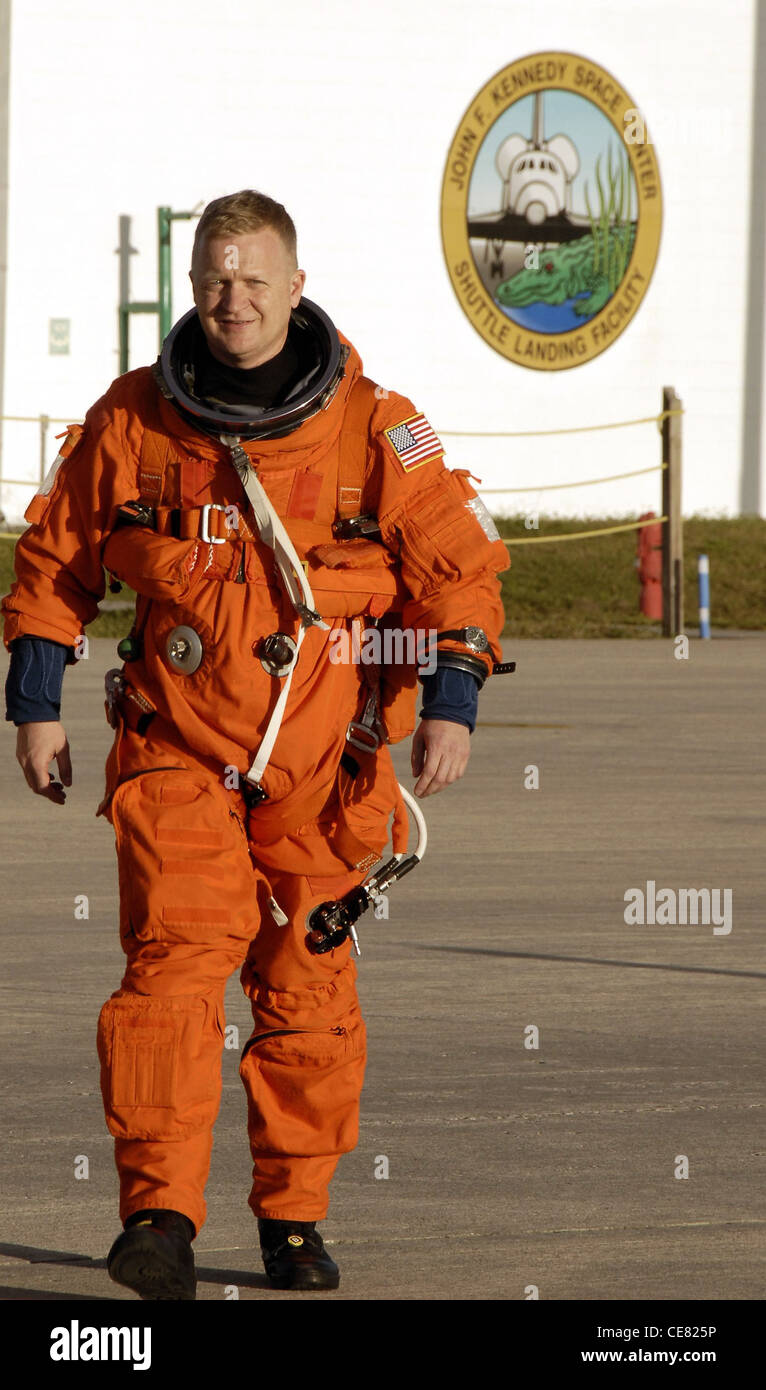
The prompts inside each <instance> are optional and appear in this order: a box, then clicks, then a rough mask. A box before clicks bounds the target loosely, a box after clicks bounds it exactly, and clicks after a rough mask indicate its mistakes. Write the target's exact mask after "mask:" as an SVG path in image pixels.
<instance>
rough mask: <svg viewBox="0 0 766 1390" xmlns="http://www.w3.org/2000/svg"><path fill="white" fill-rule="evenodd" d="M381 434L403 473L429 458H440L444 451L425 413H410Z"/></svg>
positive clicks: (417, 466)
mask: <svg viewBox="0 0 766 1390" xmlns="http://www.w3.org/2000/svg"><path fill="white" fill-rule="evenodd" d="M383 434H384V436H385V438H386V439H387V440H388V443H389V444H390V445H391V448H392V449H393V451H394V453H395V454H396V457H397V458H398V460H399V462H400V464H401V465H402V468H403V469H404V471H405V473H409V472H410V471H411V469H413V468H419V467H420V465H421V464H423V463H428V461H429V459H435V458H440V457H441V455H442V454H443V453H444V449H443V447H442V444H441V440H440V439H439V436H438V435H437V434H436V432H435V431H434V430H433V429H432V428H431V426H430V425H429V423H428V421H427V419H426V417H425V415H411V416H410V417H409V419H407V420H401V421H400V422H399V424H398V425H391V426H390V428H389V429H387V430H384V431H383Z"/></svg>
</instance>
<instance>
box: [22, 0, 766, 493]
mask: <svg viewBox="0 0 766 1390" xmlns="http://www.w3.org/2000/svg"><path fill="white" fill-rule="evenodd" d="M754 5H755V0H730V3H729V5H728V6H726V7H722V6H720V4H718V3H711V0H701V2H700V0H621V3H618V4H615V3H613V0H582V2H581V3H579V4H577V5H572V4H571V3H566V2H565V0H547V3H546V4H545V5H544V6H541V5H526V4H521V3H509V0H505V3H493V0H417V3H413V0H389V2H388V3H387V4H386V5H385V6H381V5H377V4H375V5H373V4H365V3H361V4H358V5H356V6H352V5H350V4H349V3H348V0H322V3H321V4H319V5H317V4H313V3H309V0H281V3H280V5H279V6H274V5H273V4H272V3H268V4H266V3H262V2H261V0H257V3H248V0H218V3H217V4H215V5H210V4H209V3H207V2H206V3H203V2H202V0H131V3H130V4H127V3H126V2H125V0H120V3H116V0H70V3H69V4H68V5H66V6H63V7H62V6H58V5H55V4H54V3H53V0H13V6H12V30H11V89H10V202H9V210H8V242H9V274H8V293H7V323H6V353H5V366H4V379H3V382H2V393H0V400H1V401H2V413H3V414H4V415H5V416H6V417H7V416H10V415H31V416H36V415H39V414H40V412H45V413H47V414H49V415H51V416H54V417H57V416H62V417H65V418H66V419H77V418H81V417H82V414H83V412H84V411H85V409H87V407H88V406H89V405H90V404H91V402H92V401H93V400H94V399H96V398H97V397H98V396H99V395H100V394H101V393H102V392H103V391H104V390H105V389H106V387H107V385H108V384H109V382H110V381H111V380H112V379H113V377H114V376H115V375H116V374H117V370H118V356H117V257H116V255H115V248H116V246H117V233H118V225H117V219H118V216H119V215H120V214H121V213H128V214H131V215H132V217H133V224H132V241H133V245H134V246H136V247H137V248H138V250H139V253H140V254H139V255H136V256H134V257H132V265H131V273H132V285H131V290H132V297H133V298H134V299H155V298H156V296H157V283H156V208H157V206H158V205H159V204H161V203H167V204H170V205H171V206H172V207H173V208H175V209H188V208H191V207H193V206H194V205H195V204H197V203H199V202H200V201H203V202H206V201H208V200H209V199H211V198H213V197H217V196H219V195H220V194H222V193H226V192H232V191H234V190H236V189H239V188H242V187H247V186H249V187H257V188H260V189H262V190H263V191H265V192H267V193H270V194H271V195H272V196H275V197H277V198H279V199H280V200H281V201H283V202H284V203H285V204H286V206H287V207H288V209H289V210H290V212H291V213H292V215H293V217H294V219H295V221H296V224H297V227H298V237H299V258H300V262H301V264H302V266H303V267H304V268H305V269H306V270H307V272H308V280H307V285H306V293H307V295H308V296H309V297H310V298H312V299H315V300H316V301H317V302H319V303H320V304H321V305H322V306H323V307H324V308H325V309H326V310H327V312H328V313H329V314H330V315H331V317H332V318H333V319H334V320H335V322H336V323H337V325H338V327H339V328H340V329H341V330H342V331H343V332H344V333H346V334H347V335H348V336H349V337H350V338H351V339H352V340H353V341H354V342H355V344H356V345H357V347H358V348H359V350H360V352H361V354H362V358H363V361H364V363H365V367H366V370H367V371H368V373H369V374H370V375H372V376H374V377H375V378H376V379H377V380H379V381H380V382H382V383H383V384H384V385H386V386H389V387H391V388H394V389H396V390H400V391H403V392H404V393H405V394H407V395H409V396H411V397H412V398H413V399H414V401H415V403H416V404H417V406H418V408H419V409H423V410H425V412H426V413H427V414H428V416H429V418H430V419H431V421H432V423H433V424H434V425H435V427H436V428H437V430H439V429H442V430H445V431H446V430H477V431H481V430H487V431H495V430H534V429H539V428H548V429H551V428H556V427H564V426H569V425H582V424H589V423H594V422H599V421H609V420H620V419H626V418H632V417H635V416H644V415H652V414H655V413H656V412H657V410H658V409H659V406H660V395H661V388H662V386H663V385H665V384H672V385H674V386H675V387H676V389H677V390H678V391H679V393H680V395H681V397H682V398H683V402H684V405H685V407H686V412H687V414H686V417H685V420H684V462H685V481H684V510H685V512H686V513H687V514H689V513H691V512H693V511H700V510H705V511H710V512H716V513H730V514H736V512H737V511H738V498H739V484H740V477H739V475H740V464H741V445H742V438H741V436H742V415H743V398H742V389H743V377H744V327H743V325H744V317H745V308H746V294H747V266H746V256H747V229H748V204H749V196H750V195H749V177H750V157H751V133H750V122H751V101H752V81H753V77H752V64H753V20H754ZM546 49H560V50H566V51H570V52H576V53H580V54H582V55H583V56H585V57H586V58H590V59H592V60H593V61H594V62H596V63H598V64H599V65H601V66H602V67H605V68H606V69H607V70H609V71H610V72H612V73H613V74H614V76H615V77H616V78H617V79H618V80H619V81H620V82H621V83H622V84H624V86H625V88H626V89H627V91H628V92H629V93H630V95H631V96H632V97H633V99H634V100H635V101H636V103H637V105H638V106H639V107H640V108H641V110H642V111H643V112H644V113H645V115H646V118H647V121H648V123H649V129H650V133H651V136H652V139H653V141H654V144H655V147H656V153H657V157H658V160H659V166H660V171H661V176H662V183H663V197H664V225H663V234H662V241H661V246H660V254H659V260H658V264H657V268H656V270H655V274H654V279H653V282H652V284H651V286H650V289H649V291H648V293H647V295H646V297H645V299H644V301H643V303H642V305H641V307H640V309H639V311H638V313H637V315H636V317H635V319H634V320H633V322H632V323H631V324H630V325H629V327H628V328H627V330H626V331H625V332H624V333H623V334H622V336H621V337H620V338H619V339H618V340H617V342H616V344H615V345H614V346H612V347H611V348H609V349H608V350H607V351H605V352H604V353H603V354H602V355H601V356H599V357H598V358H596V359H594V360H593V361H591V362H589V363H587V364H585V365H583V366H579V367H576V368H574V369H571V370H568V371H563V372H534V371H530V370H526V369H524V368H521V367H518V366H515V365H514V364H512V363H510V362H508V361H506V360H505V359H504V358H502V357H500V356H499V355H498V354H497V353H495V352H494V351H493V350H492V349H491V348H490V347H489V346H487V345H486V344H485V343H484V342H483V340H482V339H481V338H480V337H479V336H478V334H477V333H476V332H475V330H474V329H473V328H472V327H471V326H470V324H469V322H468V320H467V319H466V318H465V316H464V315H463V312H462V310H461V309H460V307H459V305H458V303H457V301H456V299H455V297H454V294H453V291H452V288H451V286H450V283H449V280H448V277H447V272H446V268H445V265H444V260H443V255H442V250H441V242H440V235H439V212H440V206H439V204H440V188H441V180H442V175H443V170H444V163H445V159H446V155H447V149H448V146H449V142H450V140H451V138H452V136H453V134H454V131H455V128H456V126H457V123H458V121H459V119H460V117H461V115H462V113H463V111H464V109H465V107H466V106H467V104H468V102H469V101H470V100H471V98H472V96H473V95H474V93H475V92H476V91H477V90H478V89H479V88H480V87H481V86H482V85H483V84H484V83H485V82H486V81H487V80H488V79H489V78H490V77H491V76H492V74H493V73H494V72H496V71H498V70H499V69H500V68H502V67H504V66H506V65H507V64H508V63H510V62H511V61H513V60H514V59H516V58H519V57H522V56H524V55H525V54H527V53H533V52H537V51H540V50H546ZM192 235H193V224H189V223H175V224H174V228H173V240H174V260H175V264H174V311H175V316H176V317H178V316H180V314H181V313H182V312H183V311H184V310H185V309H187V308H188V307H190V305H191V298H190V293H189V287H188V281H187V279H186V270H187V266H188V257H189V250H190V246H191V239H192ZM54 317H55V318H69V319H71V352H70V355H68V356H51V355H49V352H48V320H49V319H50V318H54ZM131 337H132V352H131V365H132V366H137V365H139V364H140V363H142V362H147V361H151V360H153V358H154V356H156V350H157V330H156V320H155V319H153V318H152V319H141V318H138V317H136V316H133V318H132V321H131ZM57 428H58V429H61V428H63V426H58V427H57ZM52 434H53V429H52V430H51V435H52ZM447 445H448V462H449V463H450V464H452V465H453V466H456V467H457V466H459V467H469V468H471V469H472V470H473V471H474V473H476V474H477V475H478V476H479V477H481V479H482V480H483V483H484V486H485V487H486V488H489V487H522V486H523V487H529V488H530V489H531V490H530V492H529V493H527V494H525V495H524V496H522V497H520V498H505V499H504V501H503V504H502V505H503V506H504V508H505V509H506V510H517V509H520V508H523V509H529V508H534V507H536V506H542V507H543V508H544V509H545V510H547V511H555V510H558V511H563V512H578V513H580V514H583V515H584V514H587V513H593V514H601V515H603V514H605V513H611V514H615V513H616V514H626V515H636V514H637V513H638V512H640V511H643V510H646V509H648V508H652V507H654V508H655V509H656V510H659V487H660V485H659V474H653V475H649V476H648V477H647V478H635V479H631V480H630V481H629V482H625V483H621V484H617V485H610V486H608V487H606V486H602V487H597V488H588V489H577V490H572V491H568V492H562V493H553V494H540V493H538V492H536V491H535V486H536V485H539V484H540V482H560V481H569V480H574V479H580V478H583V477H595V476H599V475H601V474H605V473H614V472H622V471H628V470H630V469H633V468H641V467H647V466H649V465H650V464H654V463H656V462H658V459H659V436H658V434H657V432H656V430H655V427H654V426H653V425H650V426H643V427H641V428H631V429H625V430H619V431H608V432H605V433H601V434H576V435H572V436H570V437H556V438H553V439H550V438H549V439H529V440H518V439H509V440H500V441H498V440H478V439H477V440H465V439H461V440H455V441H452V440H449V439H448V440H447ZM48 454H49V459H50V458H52V457H53V455H54V454H55V444H54V441H53V440H52V438H51V441H50V447H49V450H48ZM38 463H39V432H38V430H37V427H36V426H34V425H29V424H13V423H8V422H6V423H5V426H4V430H3V458H2V473H3V476H4V477H6V478H7V477H13V478H19V477H29V478H30V479H36V478H37V476H38ZM33 490H34V489H33V487H29V488H27V489H24V488H20V487H10V486H4V487H3V489H2V494H1V495H0V505H1V506H2V508H3V509H4V511H5V513H6V515H7V516H8V517H9V519H18V518H19V517H20V515H21V512H22V511H23V508H24V506H25V505H26V503H27V501H28V500H29V496H30V495H31V492H32V491H33ZM487 500H488V501H489V502H490V505H492V506H493V507H495V508H499V507H500V505H501V503H500V501H499V499H498V497H497V496H495V495H492V494H487Z"/></svg>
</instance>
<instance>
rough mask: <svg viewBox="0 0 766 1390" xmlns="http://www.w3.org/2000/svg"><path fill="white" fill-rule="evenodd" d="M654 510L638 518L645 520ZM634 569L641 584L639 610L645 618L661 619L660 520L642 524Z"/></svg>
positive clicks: (653, 513)
mask: <svg viewBox="0 0 766 1390" xmlns="http://www.w3.org/2000/svg"><path fill="white" fill-rule="evenodd" d="M656 515H657V513H656V512H644V513H643V515H642V516H640V517H639V518H638V519H639V521H647V520H648V519H649V518H650V517H653V516H656ZM636 557H637V558H636V569H637V570H638V578H639V581H640V584H641V597H640V599H639V604H638V607H639V612H641V613H643V614H644V615H645V616H646V617H647V618H659V619H660V620H661V619H662V522H661V521H658V522H657V523H656V525H654V526H642V527H641V528H640V530H639V532H638V538H637V541H636Z"/></svg>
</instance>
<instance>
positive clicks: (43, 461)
mask: <svg viewBox="0 0 766 1390" xmlns="http://www.w3.org/2000/svg"><path fill="white" fill-rule="evenodd" d="M50 422H51V421H50V416H49V415H41V416H40V482H41V483H42V482H43V480H44V478H45V475H46V473H47V472H48V426H49V425H50Z"/></svg>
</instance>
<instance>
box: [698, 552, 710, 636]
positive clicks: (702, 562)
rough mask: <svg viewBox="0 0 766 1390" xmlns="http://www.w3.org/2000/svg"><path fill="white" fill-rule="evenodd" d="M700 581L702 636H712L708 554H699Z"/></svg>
mask: <svg viewBox="0 0 766 1390" xmlns="http://www.w3.org/2000/svg"><path fill="white" fill-rule="evenodd" d="M697 581H698V583H699V608H700V637H709V636H710V562H709V560H708V557H707V555H698V556H697Z"/></svg>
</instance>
